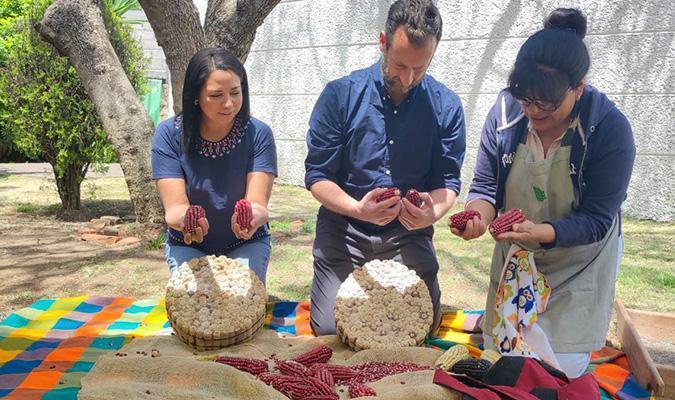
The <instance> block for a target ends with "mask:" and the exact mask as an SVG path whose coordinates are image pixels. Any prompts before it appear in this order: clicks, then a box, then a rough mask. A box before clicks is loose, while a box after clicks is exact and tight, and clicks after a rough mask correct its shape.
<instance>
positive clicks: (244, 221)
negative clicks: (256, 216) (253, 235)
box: [234, 199, 253, 229]
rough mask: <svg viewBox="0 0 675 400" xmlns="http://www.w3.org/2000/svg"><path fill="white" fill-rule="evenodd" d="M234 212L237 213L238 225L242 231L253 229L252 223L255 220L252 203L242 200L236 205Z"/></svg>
mask: <svg viewBox="0 0 675 400" xmlns="http://www.w3.org/2000/svg"><path fill="white" fill-rule="evenodd" d="M234 212H236V213H237V224H239V227H241V229H251V221H252V220H253V210H252V209H251V203H249V202H248V200H246V199H241V200H239V201H237V202H236V203H234Z"/></svg>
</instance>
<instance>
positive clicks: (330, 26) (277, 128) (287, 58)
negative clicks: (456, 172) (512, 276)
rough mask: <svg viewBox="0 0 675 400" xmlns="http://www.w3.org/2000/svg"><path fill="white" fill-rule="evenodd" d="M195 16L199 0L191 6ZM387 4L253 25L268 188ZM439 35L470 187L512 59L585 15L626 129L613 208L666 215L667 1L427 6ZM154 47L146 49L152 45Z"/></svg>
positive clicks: (669, 127) (295, 178)
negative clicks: (618, 204) (575, 10)
mask: <svg viewBox="0 0 675 400" xmlns="http://www.w3.org/2000/svg"><path fill="white" fill-rule="evenodd" d="M195 3H196V4H197V7H198V8H199V9H200V11H202V12H204V10H205V6H206V0H196V1H195ZM390 4H391V1H389V0H330V1H327V0H282V1H281V2H280V4H279V5H278V6H277V7H276V8H275V9H274V10H273V11H272V13H271V14H270V15H269V16H268V17H267V19H266V20H265V22H264V24H263V25H262V26H261V27H260V28H259V29H258V32H257V35H256V40H255V42H254V43H253V46H252V48H251V52H250V54H249V56H248V60H247V61H246V67H247V70H248V73H249V77H250V81H251V91H252V99H251V100H252V110H253V114H254V115H256V116H257V117H259V118H261V119H262V120H264V121H266V122H267V123H269V124H270V125H271V126H272V129H273V130H274V132H275V137H276V140H277V146H278V153H279V163H280V176H279V181H280V182H285V183H292V184H298V185H301V184H302V182H303V175H304V165H303V160H304V158H305V155H306V151H307V150H306V146H305V134H306V131H307V121H308V118H309V115H310V113H311V110H312V107H313V105H314V102H315V100H316V98H317V97H318V95H319V93H320V92H321V90H322V88H323V87H324V85H325V84H326V83H327V82H328V81H330V80H333V79H336V78H338V77H340V76H343V75H346V74H348V73H349V72H350V71H352V70H354V69H358V68H363V67H366V66H368V65H371V64H372V63H373V62H375V61H376V60H377V59H378V57H379V52H378V49H377V35H378V33H379V31H380V30H382V29H383V26H384V21H385V19H386V15H387V10H388V9H389V5H390ZM437 4H438V5H439V8H440V10H441V12H442V14H443V21H444V33H443V39H442V41H441V43H440V44H439V48H438V50H437V53H436V56H435V58H434V61H433V62H432V64H431V67H430V69H429V72H430V73H431V74H432V75H433V76H434V77H436V78H437V79H439V80H440V81H441V82H443V83H445V84H446V85H447V86H448V87H450V88H451V89H453V90H454V91H455V92H456V93H457V94H458V95H459V96H460V97H461V98H462V101H463V103H464V110H465V113H466V121H467V136H468V137H467V143H468V148H467V156H466V160H465V163H464V168H463V170H462V180H463V182H464V184H463V193H462V196H464V195H465V194H466V190H467V188H468V184H469V183H470V181H471V176H472V170H473V165H474V161H475V155H476V148H477V145H478V141H479V135H480V129H481V127H482V124H483V121H484V119H485V116H486V115H487V112H488V110H489V108H490V107H491V105H492V103H493V102H494V100H495V98H496V94H497V93H498V92H499V90H500V89H501V88H503V87H504V86H505V84H506V79H507V75H508V72H509V70H510V68H511V66H512V64H513V61H514V59H515V56H516V53H517V51H518V49H519V47H520V45H521V44H522V43H523V42H524V41H525V39H526V38H527V37H528V36H529V35H530V34H532V33H533V32H535V31H537V30H538V29H540V28H541V26H542V21H543V19H544V17H545V16H546V15H547V14H548V13H549V12H550V11H551V10H553V9H555V8H556V7H560V6H575V7H579V8H581V9H582V10H583V11H584V12H585V13H586V14H587V16H588V28H589V32H588V35H587V38H586V43H587V45H588V47H589V50H590V52H591V58H592V66H591V71H590V74H589V76H588V81H589V83H591V84H593V85H595V86H597V87H598V88H600V89H601V90H602V91H604V92H605V93H607V94H608V95H609V96H610V98H612V100H614V101H615V102H616V103H617V105H618V106H619V108H620V109H621V110H622V111H623V112H624V113H625V114H626V115H627V117H628V118H629V120H630V121H631V123H632V126H633V129H634V134H635V141H636V144H637V152H638V156H637V161H636V165H635V170H634V173H633V179H632V181H631V186H630V191H629V194H628V199H627V200H626V202H625V203H624V211H625V212H626V213H627V214H629V215H632V216H635V217H639V218H650V219H656V220H670V221H672V220H675V179H674V178H673V177H674V176H675V133H673V127H674V126H675V2H673V1H662V0H641V1H634V0H618V1H611V0H577V1H551V0H538V1H531V0H530V1H527V0H506V1H504V0H485V1H475V0H438V2H437ZM155 46H156V44H155Z"/></svg>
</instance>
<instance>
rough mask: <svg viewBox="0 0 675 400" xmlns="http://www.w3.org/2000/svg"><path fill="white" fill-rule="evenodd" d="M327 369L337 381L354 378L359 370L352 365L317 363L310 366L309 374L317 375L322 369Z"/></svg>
mask: <svg viewBox="0 0 675 400" xmlns="http://www.w3.org/2000/svg"><path fill="white" fill-rule="evenodd" d="M322 369H325V370H327V371H328V372H330V374H331V375H332V376H333V380H334V381H335V382H338V383H339V382H344V381H348V380H350V379H352V378H354V377H355V376H356V374H357V371H356V370H355V369H353V368H352V367H348V366H346V365H337V364H322V363H316V364H312V365H311V366H310V367H309V374H310V375H312V376H317V374H318V373H319V371H320V370H322Z"/></svg>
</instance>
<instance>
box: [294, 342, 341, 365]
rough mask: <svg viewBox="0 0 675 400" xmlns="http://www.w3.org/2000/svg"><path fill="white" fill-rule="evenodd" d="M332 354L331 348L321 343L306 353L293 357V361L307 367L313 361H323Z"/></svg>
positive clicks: (328, 358) (313, 362)
mask: <svg viewBox="0 0 675 400" xmlns="http://www.w3.org/2000/svg"><path fill="white" fill-rule="evenodd" d="M332 356H333V350H332V349H331V348H330V347H328V346H326V345H324V344H322V345H321V346H319V347H315V348H313V349H312V350H310V351H308V352H306V353H303V354H300V355H299V356H297V357H295V358H294V359H293V361H296V362H299V363H300V364H302V365H304V366H305V367H309V366H310V365H312V364H315V363H325V362H327V361H328V360H330V358H331V357H332Z"/></svg>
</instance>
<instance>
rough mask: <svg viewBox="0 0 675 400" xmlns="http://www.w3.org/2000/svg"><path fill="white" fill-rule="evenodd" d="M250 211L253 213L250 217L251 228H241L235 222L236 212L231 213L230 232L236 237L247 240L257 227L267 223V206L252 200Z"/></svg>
mask: <svg viewBox="0 0 675 400" xmlns="http://www.w3.org/2000/svg"><path fill="white" fill-rule="evenodd" d="M251 213H252V215H253V218H252V219H251V229H242V228H241V227H240V226H239V224H238V223H237V213H236V212H234V213H233V214H232V218H231V219H230V225H231V226H232V232H233V233H234V236H236V237H237V239H241V240H249V239H250V238H251V237H252V236H253V234H254V233H255V232H256V231H257V230H258V228H260V227H261V226H262V225H264V224H265V223H267V220H268V219H269V213H268V211H267V208H265V207H263V206H261V205H260V204H257V203H254V202H251Z"/></svg>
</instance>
